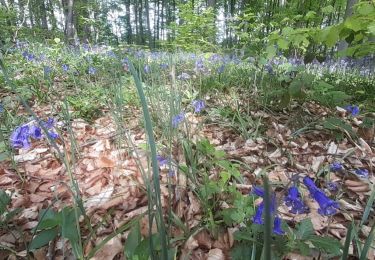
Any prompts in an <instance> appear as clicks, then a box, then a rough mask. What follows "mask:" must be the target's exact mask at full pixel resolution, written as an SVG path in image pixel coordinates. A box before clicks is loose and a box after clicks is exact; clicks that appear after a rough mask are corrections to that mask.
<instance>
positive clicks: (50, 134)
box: [48, 131, 59, 139]
mask: <svg viewBox="0 0 375 260" xmlns="http://www.w3.org/2000/svg"><path fill="white" fill-rule="evenodd" d="M48 136H49V137H50V138H52V139H56V138H58V137H59V134H58V133H55V132H53V131H49V132H48Z"/></svg>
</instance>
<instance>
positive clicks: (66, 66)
mask: <svg viewBox="0 0 375 260" xmlns="http://www.w3.org/2000/svg"><path fill="white" fill-rule="evenodd" d="M61 67H62V69H63V71H65V72H68V70H69V65H68V64H63V65H62V66H61Z"/></svg>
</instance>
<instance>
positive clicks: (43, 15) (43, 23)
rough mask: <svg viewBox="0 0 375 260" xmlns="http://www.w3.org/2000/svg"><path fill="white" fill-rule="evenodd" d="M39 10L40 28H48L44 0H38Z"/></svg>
mask: <svg viewBox="0 0 375 260" xmlns="http://www.w3.org/2000/svg"><path fill="white" fill-rule="evenodd" d="M39 12H40V19H41V27H42V29H45V30H48V22H47V10H46V6H45V3H44V1H40V3H39Z"/></svg>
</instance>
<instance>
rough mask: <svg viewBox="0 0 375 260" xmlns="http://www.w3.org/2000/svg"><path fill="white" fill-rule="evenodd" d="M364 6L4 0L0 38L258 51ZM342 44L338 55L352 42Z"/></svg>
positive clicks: (349, 2) (313, 1) (333, 0)
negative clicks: (274, 38)
mask: <svg viewBox="0 0 375 260" xmlns="http://www.w3.org/2000/svg"><path fill="white" fill-rule="evenodd" d="M361 3H362V4H363V3H368V4H369V5H373V6H374V5H375V2H374V1H373V0H370V1H369V0H367V1H364V0H362V1H361V0H288V1H286V0H238V1H236V0H0V25H1V28H0V32H1V35H0V38H1V40H2V41H3V42H6V41H12V40H15V39H16V38H17V37H21V38H22V37H28V38H30V37H34V38H36V39H46V38H47V39H48V38H53V37H63V38H65V40H66V42H68V43H75V42H78V40H79V42H89V43H108V44H115V43H118V42H126V43H128V44H134V43H135V44H139V45H145V46H148V47H150V48H156V47H161V46H162V47H171V46H172V45H175V44H177V45H175V46H178V47H180V48H185V47H186V48H188V49H191V48H193V47H194V48H195V47H199V46H200V45H202V44H203V46H205V49H209V46H211V47H212V48H213V49H214V48H215V47H217V46H221V47H225V48H233V47H236V48H243V49H245V50H246V52H249V54H252V53H253V54H257V53H260V52H261V51H262V50H263V49H264V46H266V45H267V43H268V42H269V39H268V37H269V35H270V34H271V33H279V34H281V33H283V32H284V33H285V32H286V30H288V28H293V29H300V30H304V29H307V28H312V27H313V28H326V27H329V26H332V25H335V24H339V23H341V22H343V21H344V20H346V19H348V18H349V17H350V16H351V15H352V13H353V10H354V8H355V6H356V4H361ZM371 28H374V27H371ZM41 35H43V37H40V36H41ZM304 39H305V38H304V37H300V39H294V40H295V41H297V42H298V44H300V45H301V46H302V47H303V48H302V49H303V51H304V52H310V51H314V52H317V51H319V52H324V53H326V52H328V51H330V50H332V49H329V48H327V47H324V46H320V45H316V44H315V45H314V44H311V42H309V43H307V41H306V40H304ZM336 40H337V41H338V42H339V44H337V45H336V47H337V49H338V50H343V49H346V48H347V47H348V45H349V44H348V41H345V40H342V39H341V40H338V39H336ZM184 41H185V42H186V43H187V45H189V46H184V44H183V43H184ZM287 41H288V39H285V41H280V43H281V49H285V50H286V48H284V47H286V46H285V44H288V42H287ZM288 47H289V45H288ZM330 48H332V47H330ZM288 51H289V52H290V53H289V54H291V52H293V51H294V50H293V48H292V49H289V50H288Z"/></svg>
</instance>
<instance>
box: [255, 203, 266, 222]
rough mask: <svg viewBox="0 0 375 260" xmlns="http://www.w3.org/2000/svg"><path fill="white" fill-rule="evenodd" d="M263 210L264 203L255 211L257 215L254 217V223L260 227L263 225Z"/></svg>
mask: <svg viewBox="0 0 375 260" xmlns="http://www.w3.org/2000/svg"><path fill="white" fill-rule="evenodd" d="M263 208H264V203H263V202H262V203H260V204H259V205H258V207H257V209H256V211H255V215H254V216H253V222H254V223H255V224H258V225H263V218H262V217H263Z"/></svg>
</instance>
